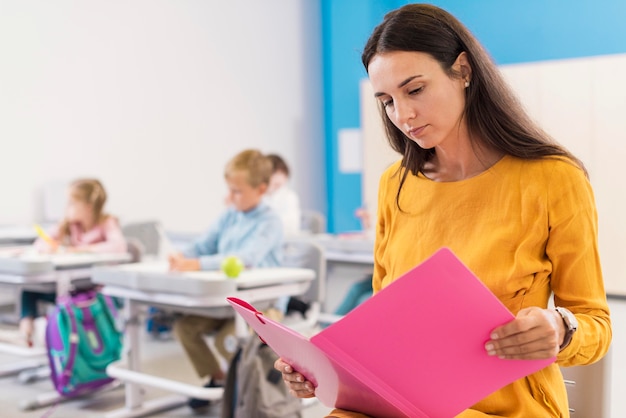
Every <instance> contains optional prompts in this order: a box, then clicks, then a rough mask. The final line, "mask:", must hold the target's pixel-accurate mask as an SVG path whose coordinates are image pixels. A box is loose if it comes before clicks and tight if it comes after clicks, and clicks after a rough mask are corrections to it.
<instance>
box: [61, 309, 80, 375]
mask: <svg viewBox="0 0 626 418" xmlns="http://www.w3.org/2000/svg"><path fill="white" fill-rule="evenodd" d="M62 307H63V309H64V310H65V312H67V316H68V318H69V320H70V335H69V343H70V351H69V355H68V357H67V363H65V368H64V370H63V374H62V375H61V376H59V380H60V381H61V384H62V385H63V386H66V385H67V384H68V383H69V380H70V379H71V378H72V370H73V369H74V361H75V360H76V351H77V350H78V340H79V338H78V324H77V323H76V316H75V315H74V311H73V310H72V303H71V301H67V302H64V303H63V304H62Z"/></svg>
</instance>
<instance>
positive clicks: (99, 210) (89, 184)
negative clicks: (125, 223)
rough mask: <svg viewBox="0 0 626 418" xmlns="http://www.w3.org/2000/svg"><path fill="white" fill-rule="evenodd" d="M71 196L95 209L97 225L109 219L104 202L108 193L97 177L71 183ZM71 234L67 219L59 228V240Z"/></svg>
mask: <svg viewBox="0 0 626 418" xmlns="http://www.w3.org/2000/svg"><path fill="white" fill-rule="evenodd" d="M69 195H70V198H72V199H75V200H78V201H80V202H84V203H88V204H89V205H91V207H92V210H93V215H94V216H93V218H94V222H95V224H96V225H98V224H101V223H102V222H104V221H105V220H107V219H108V217H109V216H108V215H107V214H105V213H104V204H105V203H106V201H107V193H106V190H104V186H102V183H101V182H100V181H99V180H97V179H92V178H84V179H77V180H74V181H73V182H72V183H70V186H69ZM69 234H70V222H69V221H67V220H65V221H63V223H62V224H61V227H60V228H59V240H60V241H63V239H64V238H65V237H67V236H69Z"/></svg>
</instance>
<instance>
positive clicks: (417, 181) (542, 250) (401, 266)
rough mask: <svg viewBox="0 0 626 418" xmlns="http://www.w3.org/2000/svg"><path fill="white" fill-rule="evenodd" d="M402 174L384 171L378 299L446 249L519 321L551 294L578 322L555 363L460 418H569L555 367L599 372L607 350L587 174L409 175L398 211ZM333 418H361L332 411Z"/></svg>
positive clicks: (564, 168) (553, 167) (553, 163)
mask: <svg viewBox="0 0 626 418" xmlns="http://www.w3.org/2000/svg"><path fill="white" fill-rule="evenodd" d="M399 166H400V163H399V162H397V163H396V164H394V165H393V166H391V167H390V168H389V169H387V171H386V172H385V173H384V174H383V175H382V177H381V180H380V185H379V196H378V202H379V204H378V214H377V226H376V245H375V254H374V255H375V265H374V277H373V287H374V292H376V291H378V290H380V289H381V288H383V287H385V286H386V285H388V284H389V283H391V282H392V281H393V280H394V279H396V278H397V277H399V276H401V275H402V274H403V273H404V272H406V271H408V270H410V269H411V268H413V267H414V266H415V265H417V264H418V263H420V262H422V261H424V260H425V259H426V258H428V257H429V256H430V255H432V254H433V253H434V252H435V251H436V250H437V249H439V248H441V247H443V246H446V247H449V248H450V249H451V250H452V251H453V252H454V253H455V254H456V255H457V256H458V257H459V258H460V259H461V260H462V261H463V262H464V263H465V264H466V265H467V266H468V267H469V268H470V270H472V271H473V272H474V273H475V274H476V275H477V276H478V277H479V278H481V280H482V281H483V282H484V283H485V284H486V285H487V286H488V287H489V288H490V289H491V291H492V292H493V293H494V294H495V295H496V296H498V298H499V299H500V300H501V301H502V302H503V303H504V304H505V305H506V306H507V307H508V308H509V309H510V310H511V312H513V314H516V313H517V312H518V311H519V310H520V309H522V308H526V307H529V306H539V307H542V308H545V307H547V305H548V299H549V298H550V296H551V294H552V293H554V301H555V305H556V306H563V307H566V308H568V309H569V310H570V311H572V312H573V313H574V314H575V315H576V318H577V319H578V323H579V326H578V331H577V332H576V333H575V334H574V338H573V340H572V342H571V343H570V345H569V346H568V347H567V348H566V349H564V350H563V351H562V352H561V353H559V355H558V359H557V363H556V364H552V365H551V366H549V367H546V368H545V369H543V370H541V371H539V372H537V373H534V374H532V375H530V376H527V377H525V378H522V379H519V380H517V381H515V382H513V383H511V384H510V385H508V386H505V387H504V388H502V389H500V390H498V391H496V392H494V393H493V394H491V395H489V396H488V397H487V398H485V399H483V400H481V401H480V402H478V403H477V404H476V405H474V406H472V408H471V409H469V410H466V411H464V412H463V413H462V414H460V415H459V416H458V417H462V418H472V417H485V416H490V417H510V418H513V417H515V418H528V417H568V416H569V412H568V403H567V394H566V391H565V385H564V383H563V378H562V375H561V373H560V370H559V366H573V365H581V364H590V363H593V362H594V361H597V360H599V359H600V358H602V356H604V354H606V352H607V350H608V348H609V344H610V341H611V323H610V317H609V309H608V305H607V301H606V295H605V292H604V284H603V280H602V271H601V266H600V258H599V255H598V245H597V233H598V232H597V213H596V209H595V202H594V196H593V191H592V189H591V185H590V184H589V181H588V180H587V178H586V176H585V174H584V173H583V172H582V170H580V169H579V168H578V167H576V166H574V165H573V164H572V163H570V162H569V161H567V160H564V159H562V158H545V159H542V160H532V161H531V160H522V159H518V158H515V157H511V156H505V157H503V158H502V159H501V160H500V161H498V162H497V163H496V164H495V165H493V166H492V167H491V168H490V169H488V170H487V171H485V172H483V173H481V174H479V175H477V176H475V177H472V178H469V179H466V180H462V181H457V182H435V181H432V180H430V179H428V178H426V177H424V176H423V175H422V174H419V175H417V176H414V175H411V174H410V173H409V175H408V176H407V178H406V181H405V183H404V185H403V187H402V191H401V193H400V199H399V203H400V209H398V206H397V204H396V195H397V191H398V186H399V182H400V178H401V175H400V174H398V168H399ZM433 314H434V315H437V314H438V313H437V312H433ZM397 366H398V367H402V360H401V359H399V360H398V364H397ZM476 378H477V379H480V376H476ZM410 381H411V377H410V376H407V384H410ZM330 416H333V417H363V416H364V415H361V414H355V413H352V412H349V411H340V410H335V411H333V412H332V413H331V415H330ZM380 418H383V417H380Z"/></svg>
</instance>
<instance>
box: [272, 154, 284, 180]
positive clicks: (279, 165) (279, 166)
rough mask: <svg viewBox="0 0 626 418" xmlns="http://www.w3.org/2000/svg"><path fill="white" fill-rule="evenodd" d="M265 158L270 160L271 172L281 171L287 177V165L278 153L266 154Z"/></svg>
mask: <svg viewBox="0 0 626 418" xmlns="http://www.w3.org/2000/svg"><path fill="white" fill-rule="evenodd" d="M267 158H269V159H270V161H271V162H272V172H273V173H278V172H283V173H285V175H286V176H287V177H289V166H288V165H287V162H285V160H284V159H283V158H282V157H281V156H280V155H278V154H267Z"/></svg>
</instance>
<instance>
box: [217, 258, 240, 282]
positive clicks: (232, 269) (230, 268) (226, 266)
mask: <svg viewBox="0 0 626 418" xmlns="http://www.w3.org/2000/svg"><path fill="white" fill-rule="evenodd" d="M243 268H244V265H243V261H241V259H240V258H239V257H237V256H234V255H229V256H228V257H226V258H225V259H224V260H222V271H223V272H224V274H226V276H227V277H230V278H231V279H234V278H235V277H238V276H239V273H241V270H243Z"/></svg>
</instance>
